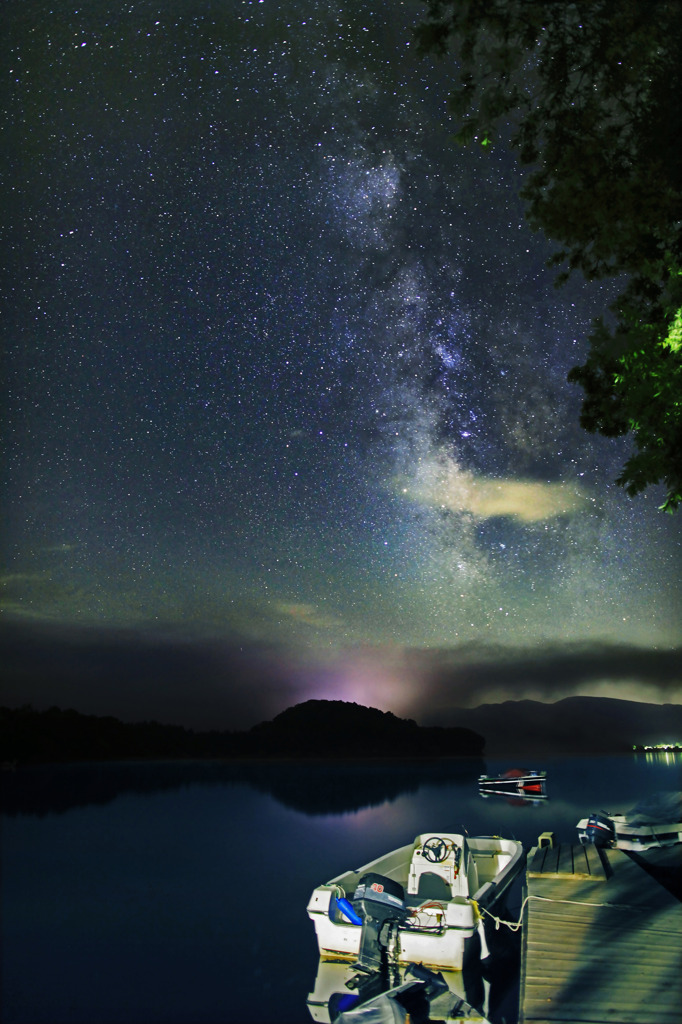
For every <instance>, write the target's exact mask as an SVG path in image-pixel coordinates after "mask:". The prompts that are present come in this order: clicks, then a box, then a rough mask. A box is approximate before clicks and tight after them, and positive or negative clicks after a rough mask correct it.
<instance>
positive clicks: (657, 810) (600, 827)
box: [576, 793, 682, 850]
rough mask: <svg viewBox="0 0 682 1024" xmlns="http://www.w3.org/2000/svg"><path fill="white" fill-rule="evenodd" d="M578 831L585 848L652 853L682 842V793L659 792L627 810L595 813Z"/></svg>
mask: <svg viewBox="0 0 682 1024" xmlns="http://www.w3.org/2000/svg"><path fill="white" fill-rule="evenodd" d="M576 828H577V829H578V838H579V840H580V842H581V843H583V844H584V845H586V844H588V843H593V844H594V845H595V846H604V847H615V848H616V849H619V850H651V849H654V848H657V847H661V846H674V845H675V843H682V794H680V793H657V794H654V795H653V796H651V797H647V798H645V799H644V800H640V801H639V803H637V804H635V806H634V807H633V808H632V809H631V810H629V811H626V812H625V813H623V814H612V813H611V812H609V811H595V812H594V813H592V814H590V816H589V817H588V818H581V819H580V821H579V822H578V824H577V826H576Z"/></svg>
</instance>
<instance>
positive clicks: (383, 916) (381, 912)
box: [352, 871, 408, 971]
mask: <svg viewBox="0 0 682 1024" xmlns="http://www.w3.org/2000/svg"><path fill="white" fill-rule="evenodd" d="M352 906H353V909H354V910H355V911H356V913H358V914H359V915H360V917H361V918H362V933H361V935H360V952H359V954H358V961H357V964H358V967H361V968H364V969H365V970H370V971H378V970H380V968H381V966H382V962H383V957H384V955H385V951H386V948H387V944H388V932H389V930H390V928H389V925H390V923H391V922H395V923H397V924H400V922H402V921H404V920H405V919H406V918H407V916H408V911H407V907H406V905H405V890H404V889H403V887H402V885H400V884H399V883H398V882H396V881H394V879H392V878H387V877H386V876H385V875H379V874H377V873H376V872H373V871H370V872H368V873H367V874H366V875H362V877H361V878H360V881H359V882H358V884H357V887H356V889H355V892H354V894H353V899H352Z"/></svg>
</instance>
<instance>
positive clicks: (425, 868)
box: [407, 833, 463, 899]
mask: <svg viewBox="0 0 682 1024" xmlns="http://www.w3.org/2000/svg"><path fill="white" fill-rule="evenodd" d="M429 840H431V841H432V842H435V846H436V851H435V852H436V853H437V854H439V855H440V854H441V851H442V850H443V849H444V850H445V855H444V856H442V859H441V860H438V861H436V860H435V859H434V858H433V852H432V851H430V850H428V847H427V851H426V854H425V852H424V844H425V843H426V844H429ZM439 841H440V843H442V844H443V847H442V848H441V849H439V848H438V847H439ZM462 847H463V838H462V836H459V835H452V834H451V833H441V835H440V836H435V835H434V834H433V833H431V834H429V833H426V834H425V835H422V836H417V838H416V839H415V843H414V848H413V851H412V861H411V863H410V871H409V875H408V879H407V892H408V893H409V894H411V895H413V896H414V895H417V894H420V895H421V878H422V876H423V875H431V876H435V877H436V878H439V879H440V880H441V882H443V883H444V886H445V887H446V888H447V890H448V894H447V897H445V896H443V895H442V893H443V887H442V886H441V894H440V895H439V896H437V897H435V896H432V897H429V898H431V899H445V898H447V899H451V898H452V897H453V896H455V895H459V889H460V888H461V881H462V880H461V879H460V878H459V874H460V871H459V869H460V860H461V857H462ZM427 854H431V856H427ZM424 884H425V885H431V886H433V885H436V884H437V883H435V882H428V883H427V882H425V883H424Z"/></svg>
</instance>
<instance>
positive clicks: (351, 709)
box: [249, 700, 485, 759]
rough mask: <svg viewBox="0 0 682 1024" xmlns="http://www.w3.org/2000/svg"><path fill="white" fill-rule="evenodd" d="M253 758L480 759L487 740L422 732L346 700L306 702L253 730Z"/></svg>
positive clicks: (453, 732) (448, 731)
mask: <svg viewBox="0 0 682 1024" xmlns="http://www.w3.org/2000/svg"><path fill="white" fill-rule="evenodd" d="M249 737H250V740H251V744H252V747H251V749H252V753H254V754H261V755H262V756H269V757H273V756H280V757H281V756H284V757H299V758H301V757H303V758H306V757H315V758H327V757H334V758H338V757H353V758H357V757H361V758H374V757H381V758H386V757H389V758H401V759H406V758H407V759H409V758H415V757H419V758H424V757H426V758H442V757H478V756H480V755H481V754H482V753H483V749H484V747H485V740H484V738H483V736H480V735H478V733H476V732H474V731H473V730H471V729H468V728H461V727H459V726H452V727H450V728H443V727H440V726H431V727H423V726H419V725H417V723H416V722H414V721H412V719H409V718H397V717H396V716H395V715H394V714H392V712H390V711H379V710H378V709H377V708H367V707H364V706H363V705H361V704H353V703H349V702H347V701H342V700H308V701H305V702H304V703H303V704H296V705H294V707H291V708H287V709H286V711H282V713H281V714H279V715H277V716H276V717H275V718H274V719H273V720H272V721H271V722H261V723H260V724H259V725H256V726H254V727H253V729H251V731H250V733H249Z"/></svg>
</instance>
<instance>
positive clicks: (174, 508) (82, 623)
mask: <svg viewBox="0 0 682 1024" xmlns="http://www.w3.org/2000/svg"><path fill="white" fill-rule="evenodd" d="M418 10H419V7H418V5H416V6H415V5H411V4H396V3H391V4H375V3H372V4H369V3H368V4H363V3H328V4H327V3H324V2H322V3H321V2H315V3H313V2H311V0H305V2H304V0H300V2H287V3H281V4H279V3H276V2H269V0H268V2H263V0H260V2H256V0H254V2H242V3H240V2H236V0H233V2H225V3H224V4H218V5H216V4H211V3H209V2H191V3H190V2H182V0H177V2H174V3H172V4H159V3H157V4H153V3H130V4H114V3H111V2H108V0H102V2H98V3H95V4H83V5H82V6H81V7H79V8H77V9H76V8H75V7H72V6H68V7H64V6H63V5H53V6H52V7H50V6H49V5H45V4H43V3H41V2H38V0H9V2H6V3H5V4H4V7H3V14H2V19H3V33H2V36H3V43H2V46H3V62H2V63H3V67H4V68H5V69H11V70H10V71H9V73H7V71H6V78H5V81H6V85H5V99H6V102H5V104H4V106H5V117H4V128H5V139H6V142H5V145H4V147H3V148H4V157H3V161H4V165H5V170H6V172H7V174H6V181H7V182H8V183H9V184H8V186H7V189H8V191H6V192H5V210H6V216H5V221H6V234H7V237H8V239H9V246H6V249H7V251H8V252H9V254H10V267H9V271H10V272H9V274H8V275H7V276H6V278H5V282H6V286H7V292H8V296H9V303H8V305H7V306H6V308H7V309H8V310H9V314H8V315H7V316H6V318H5V331H4V334H5V344H6V348H7V351H8V358H7V369H8V372H7V374H6V380H7V382H8V388H7V391H8V394H7V401H6V404H5V406H6V414H5V416H6V427H5V436H6V438H7V440H8V447H7V451H8V457H7V459H6V463H5V465H6V480H5V485H4V491H5V496H6V497H5V500H4V503H3V504H4V506H5V513H4V529H3V541H4V551H5V570H4V584H5V587H4V597H3V612H4V617H5V618H6V619H7V620H8V621H9V622H10V623H11V624H12V623H13V624H19V625H22V624H23V625H24V626H25V625H26V624H30V625H32V626H33V627H35V628H36V629H38V627H39V626H40V625H41V624H42V623H47V624H49V625H50V626H51V627H52V628H57V629H59V628H64V629H72V628H81V627H82V628H86V629H93V630H97V631H99V632H98V635H100V634H101V635H104V636H106V634H107V631H109V630H118V631H120V630H122V629H123V630H129V631H131V630H132V631H134V632H135V631H137V632H140V633H144V634H145V635H154V636H158V637H167V638H171V639H173V640H176V639H178V638H182V639H183V641H184V640H188V641H192V642H194V641H196V642H197V643H203V642H210V643H222V642H224V643H229V644H230V645H231V648H234V647H239V646H242V647H248V648H250V649H253V650H258V649H260V648H262V647H263V645H267V646H268V647H269V646H270V645H275V646H276V647H278V648H279V649H281V650H286V651H288V652H289V653H290V655H291V656H294V655H296V653H297V652H299V653H301V655H303V654H304V653H305V658H306V659H310V658H313V660H314V656H315V653H316V652H318V653H319V654H320V656H321V655H322V653H323V652H328V654H337V653H338V652H350V653H348V655H347V657H348V659H349V661H348V662H347V663H348V664H352V665H354V666H355V668H354V669H353V672H354V675H353V678H354V680H355V683H354V686H355V689H354V690H353V693H357V692H358V688H360V689H362V687H361V686H360V684H359V683H358V680H361V679H362V678H363V671H364V669H362V668H360V667H359V665H360V663H359V662H358V661H357V660H355V661H354V660H353V659H355V658H356V657H359V658H362V657H363V656H362V655H359V654H358V655H355V654H353V653H352V652H353V651H363V650H365V651H366V650H367V649H370V648H371V649H373V650H376V649H378V650H381V649H387V645H388V646H389V647H390V650H391V651H392V654H391V656H390V658H389V657H388V656H387V657H386V659H385V664H388V663H389V662H390V664H394V663H395V659H396V657H397V656H396V653H395V652H396V650H398V649H400V650H403V649H407V648H411V647H416V648H425V647H438V648H446V649H447V648H456V647H457V646H458V645H460V644H472V643H474V644H479V645H482V646H485V645H488V644H498V645H512V646H516V647H518V646H523V647H529V646H530V647H532V646H533V645H542V644H546V643H556V642H570V643H576V642H584V643H588V642H599V643H604V642H606V643H612V644H621V643H628V644H636V645H640V646H643V647H645V648H646V647H657V646H659V647H667V646H672V645H675V644H679V642H680V632H681V631H680V621H681V616H680V601H679V582H678V577H679V569H680V543H679V520H675V519H673V518H671V517H667V516H664V515H662V514H661V513H660V512H658V510H657V506H658V505H659V504H660V503H661V501H662V494H659V493H657V492H656V491H655V490H654V491H652V492H650V493H647V494H646V495H644V496H641V497H638V498H637V499H634V500H633V499H630V498H628V497H627V496H626V495H625V494H624V493H623V492H622V490H621V489H620V488H618V487H616V486H615V485H614V483H613V481H614V479H615V477H616V476H617V475H618V471H619V468H620V466H621V465H622V463H623V461H624V459H625V458H626V457H627V453H628V447H627V443H626V442H624V441H620V440H619V441H606V440H604V439H598V438H595V437H594V436H591V435H588V434H586V433H584V432H583V431H582V430H581V428H580V427H579V425H578V416H579V409H580V399H581V395H580V392H579V390H578V389H577V388H575V387H572V386H569V385H568V384H567V383H566V379H565V378H566V373H567V372H568V370H569V369H570V368H571V367H572V366H574V365H575V364H576V363H579V362H581V361H582V360H584V357H585V354H586V335H587V333H588V331H589V328H590V324H591V319H592V317H593V316H595V315H597V314H599V313H601V312H603V311H604V309H605V307H606V305H607V303H608V301H609V299H610V297H611V296H612V295H613V294H614V291H613V286H612V285H610V284H609V283H608V282H607V283H605V284H597V285H591V286H588V285H587V284H586V283H585V282H583V281H582V280H581V279H576V280H574V281H572V282H570V283H569V285H568V286H566V287H564V288H563V289H561V290H557V289H555V288H554V286H553V278H552V273H551V272H550V271H548V270H547V269H546V268H545V265H544V264H545V261H546V259H547V258H548V256H549V255H550V254H551V252H552V248H551V245H550V243H549V242H548V241H547V240H545V239H543V238H542V237H541V236H538V235H533V234H531V233H530V232H529V230H528V228H527V227H526V225H525V223H524V221H523V208H522V205H521V204H520V201H519V199H518V190H519V187H520V184H521V182H522V172H521V170H520V169H519V168H518V167H517V165H516V163H515V161H514V158H513V157H512V156H511V155H510V153H509V152H508V150H507V149H506V148H505V146H504V145H503V144H502V143H501V144H499V145H498V146H497V147H493V148H492V149H485V150H483V149H481V148H479V149H476V148H474V149H472V150H462V149H460V148H458V147H457V146H456V145H455V143H454V142H453V141H452V138H451V133H452V130H453V125H452V123H451V122H450V121H449V118H448V114H447V103H446V100H447V92H448V83H449V81H450V80H451V79H452V76H453V74H454V67H453V65H452V64H451V63H448V62H447V61H445V62H439V63H437V64H434V63H430V62H429V61H419V60H417V58H416V56H415V55H414V52H413V47H412V46H411V45H410V25H411V24H413V22H414V19H415V12H416V11H417V12H418ZM379 660H381V659H379ZM398 660H399V659H398ZM306 663H308V661H306ZM362 664H363V665H364V664H365V663H364V662H362ZM333 665H334V663H332V667H331V668H330V667H329V666H328V668H327V669H326V670H325V672H326V675H325V672H322V671H321V670H320V671H319V672H317V674H315V673H314V672H313V670H312V669H310V670H308V669H306V672H307V673H312V674H309V675H305V673H304V675H305V678H306V680H307V681H306V682H305V685H304V684H302V683H301V684H300V685H301V686H303V687H304V689H303V691H302V692H306V693H313V692H314V693H315V694H316V695H318V696H319V695H323V694H324V693H328V694H331V693H332V691H333V693H334V695H338V692H339V690H338V687H337V685H336V683H334V682H330V681H329V680H330V679H331V678H332V676H334V672H335V671H336V669H335V668H334V667H333ZM372 671H374V670H372ZM351 674H352V673H351ZM389 674H390V678H391V681H390V683H388V684H387V686H386V687H384V688H383V689H382V690H381V701H383V705H382V706H388V705H389V704H390V696H389V691H390V690H391V687H393V691H392V692H393V693H394V695H395V699H396V703H397V704H400V706H401V707H402V706H403V705H404V704H405V700H404V699H403V698H404V694H405V692H406V688H407V689H409V686H410V685H411V684H409V683H407V682H405V681H404V674H405V670H404V668H395V671H392V674H391V673H389ZM313 676H314V680H313V681H311V680H312V679H313ZM346 677H348V672H346ZM300 678H302V677H299V680H300ZM334 678H336V677H335V676H334ZM325 680H326V682H325ZM369 685H370V684H369V683H367V681H366V685H365V692H368V691H367V689H366V687H367V686H369ZM306 687H307V689H306ZM335 687H336V689H335ZM342 689H343V687H342ZM347 692H348V691H347V690H345V691H344V693H347ZM377 701H379V697H377ZM379 702H380V701H379Z"/></svg>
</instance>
